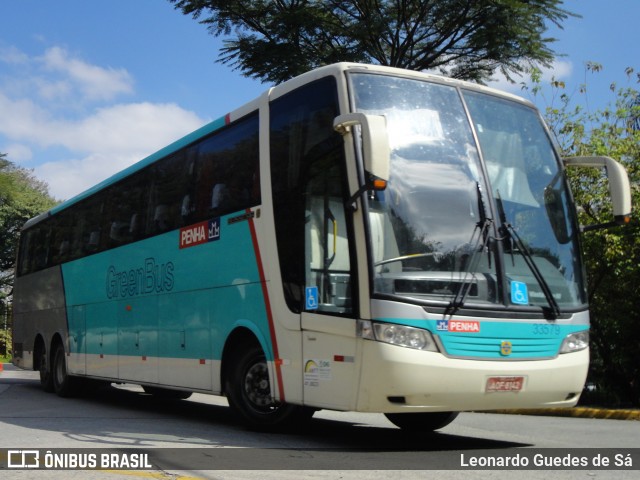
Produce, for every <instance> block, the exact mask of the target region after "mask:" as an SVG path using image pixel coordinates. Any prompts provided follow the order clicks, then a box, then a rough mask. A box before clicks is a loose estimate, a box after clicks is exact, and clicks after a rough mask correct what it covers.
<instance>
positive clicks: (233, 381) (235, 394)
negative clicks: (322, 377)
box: [225, 345, 314, 430]
mask: <svg viewBox="0 0 640 480" xmlns="http://www.w3.org/2000/svg"><path fill="white" fill-rule="evenodd" d="M227 368H228V370H227V371H226V375H225V393H226V395H227V400H228V401H229V406H230V407H231V409H232V410H233V411H234V412H235V413H236V414H237V416H238V417H239V419H240V421H241V422H242V423H243V424H245V425H247V426H249V427H252V428H256V429H260V430H270V429H282V428H289V427H292V426H294V425H300V424H301V423H302V421H303V420H308V419H309V418H311V416H312V415H313V412H314V410H313V409H310V408H305V407H302V406H298V405H291V404H287V403H280V402H276V401H274V400H273V397H272V396H271V385H270V382H269V368H268V366H267V360H266V358H265V355H264V352H263V351H262V348H260V347H259V346H258V345H252V346H250V347H248V348H247V349H243V351H242V352H241V353H239V354H238V355H237V356H234V358H232V359H230V364H229V365H227Z"/></svg>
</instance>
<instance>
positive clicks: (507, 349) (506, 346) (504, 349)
mask: <svg viewBox="0 0 640 480" xmlns="http://www.w3.org/2000/svg"><path fill="white" fill-rule="evenodd" d="M512 349H513V345H511V342H509V341H507V340H505V341H503V342H502V343H501V344H500V355H503V356H505V357H507V356H509V355H511V351H512Z"/></svg>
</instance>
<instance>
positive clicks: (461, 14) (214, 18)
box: [169, 0, 575, 83]
mask: <svg viewBox="0 0 640 480" xmlns="http://www.w3.org/2000/svg"><path fill="white" fill-rule="evenodd" d="M169 1H170V2H172V3H174V4H175V7H176V9H179V10H182V13H184V14H185V15H192V16H193V18H195V19H199V21H200V23H202V24H204V25H206V26H207V28H208V29H209V31H210V32H211V33H212V34H213V35H216V36H224V37H227V39H226V40H225V42H224V47H223V48H222V50H221V53H220V55H219V58H218V61H219V62H221V63H225V64H229V65H231V66H232V67H234V68H236V69H240V70H241V71H242V73H243V74H244V75H245V76H248V77H253V78H258V79H261V80H263V81H265V82H273V83H280V82H283V81H285V80H288V79H289V78H292V77H294V76H296V75H299V74H301V73H304V72H306V71H308V70H311V69H313V68H315V67H318V66H321V65H326V64H330V63H334V62H338V61H352V62H366V63H376V64H380V65H387V66H393V67H401V68H406V69H411V70H427V69H430V70H440V71H442V72H445V73H446V74H447V75H449V76H452V77H456V78H463V79H469V80H476V81H482V80H484V79H487V78H488V77H490V76H491V75H492V74H493V73H494V72H495V71H496V70H499V71H501V72H502V73H504V74H505V75H507V77H509V76H510V75H511V74H513V73H521V72H523V71H524V70H526V69H527V67H528V66H530V65H532V64H541V65H544V66H549V65H550V64H551V62H552V60H553V58H554V52H553V50H551V48H550V47H549V45H550V44H551V43H552V42H553V41H554V40H555V39H553V38H550V37H546V36H545V33H546V30H547V26H548V25H549V24H555V25H556V26H558V27H561V26H562V22H563V21H564V20H565V19H566V18H567V17H569V16H575V15H574V14H572V13H571V12H569V11H568V10H565V9H563V8H562V3H563V1H562V0H394V1H384V0H322V1H320V0H276V1H269V0H169Z"/></svg>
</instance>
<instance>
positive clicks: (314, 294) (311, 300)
mask: <svg viewBox="0 0 640 480" xmlns="http://www.w3.org/2000/svg"><path fill="white" fill-rule="evenodd" d="M304 296H305V307H304V308H305V310H317V309H318V287H307V288H306V290H305V295H304Z"/></svg>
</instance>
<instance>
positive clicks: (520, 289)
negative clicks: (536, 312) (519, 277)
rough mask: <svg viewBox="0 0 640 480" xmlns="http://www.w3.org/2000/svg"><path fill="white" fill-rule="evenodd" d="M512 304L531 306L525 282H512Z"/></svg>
mask: <svg viewBox="0 0 640 480" xmlns="http://www.w3.org/2000/svg"><path fill="white" fill-rule="evenodd" d="M511 303H515V304H516V305H529V291H528V290H527V284H526V283H524V282H516V281H512V282H511Z"/></svg>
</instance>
